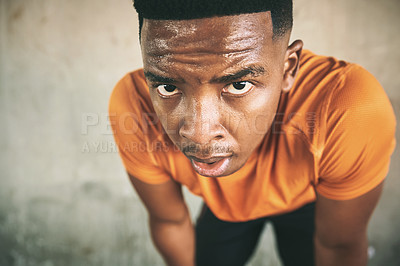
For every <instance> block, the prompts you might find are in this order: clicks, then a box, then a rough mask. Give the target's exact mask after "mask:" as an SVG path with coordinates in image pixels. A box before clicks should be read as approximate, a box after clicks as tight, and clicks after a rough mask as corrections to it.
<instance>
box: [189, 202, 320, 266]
mask: <svg viewBox="0 0 400 266" xmlns="http://www.w3.org/2000/svg"><path fill="white" fill-rule="evenodd" d="M314 212H315V203H314V202H313V203H310V204H307V205H305V206H303V207H301V208H299V209H297V210H295V211H292V212H290V213H285V214H282V215H276V216H269V217H263V218H259V219H256V220H251V221H246V222H225V221H221V220H219V219H218V218H217V217H215V215H214V214H213V213H212V212H211V211H210V209H209V208H208V207H207V206H205V205H204V206H203V210H202V211H201V214H200V216H199V218H198V220H197V223H196V265H197V266H214V265H215V266H243V265H245V264H246V262H247V261H248V260H249V258H250V256H251V255H252V254H253V251H254V249H255V247H256V245H257V242H258V239H259V237H260V233H261V232H262V229H263V228H264V225H265V223H266V222H268V221H269V222H271V223H272V225H273V228H274V232H275V238H276V241H277V247H278V252H279V256H280V258H281V261H282V263H283V265H285V266H303V265H304V266H312V265H314V245H313V235H314Z"/></svg>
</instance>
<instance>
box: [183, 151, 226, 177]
mask: <svg viewBox="0 0 400 266" xmlns="http://www.w3.org/2000/svg"><path fill="white" fill-rule="evenodd" d="M231 158H232V156H215V157H209V158H205V159H200V158H197V157H195V156H189V159H190V161H191V163H192V166H193V168H194V170H196V172H197V173H199V174H200V175H203V176H209V177H218V176H221V175H223V174H224V172H226V170H227V169H228V167H229V163H230V161H231Z"/></svg>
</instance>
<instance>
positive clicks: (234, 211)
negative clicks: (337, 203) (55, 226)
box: [109, 51, 396, 221]
mask: <svg viewBox="0 0 400 266" xmlns="http://www.w3.org/2000/svg"><path fill="white" fill-rule="evenodd" d="M109 115H110V122H111V125H112V128H113V132H114V137H115V141H116V143H117V145H118V148H119V152H120V155H121V158H122V161H123V163H124V165H125V168H126V170H127V171H128V172H129V173H130V174H131V175H132V176H134V177H136V178H138V179H140V180H142V181H143V182H146V183H149V184H159V183H163V182H165V181H167V180H169V179H174V180H176V181H177V182H179V183H181V184H183V185H185V186H187V187H188V189H189V190H190V191H191V192H193V193H194V194H196V195H199V196H201V197H202V198H203V199H204V201H205V203H206V204H207V205H208V206H209V208H210V209H211V210H212V211H213V213H214V214H215V215H216V216H217V217H219V218H220V219H222V220H226V221H246V220H251V219H255V218H259V217H263V216H268V215H274V214H279V213H284V212H288V211H291V210H294V209H296V208H299V207H301V206H302V205H304V204H306V203H309V202H312V201H314V200H315V198H316V194H315V190H316V191H317V192H318V193H320V194H321V195H323V196H325V197H327V198H331V199H335V200H347V199H352V198H355V197H357V196H360V195H362V194H364V193H366V192H368V191H370V190H371V189H373V188H374V187H375V186H377V185H378V184H379V183H380V182H381V181H382V180H383V179H384V178H385V176H386V174H387V171H388V167H389V161H390V156H391V154H392V152H393V150H394V147H395V138H394V132H395V124H396V120H395V117H394V113H393V110H392V107H391V104H390V101H389V99H388V98H387V96H386V94H385V92H384V90H383V89H382V87H381V85H380V84H379V83H378V81H377V80H376V79H375V78H374V77H373V76H372V75H371V74H370V73H368V72H367V71H366V70H365V69H363V68H362V67H360V66H358V65H356V64H350V63H346V62H344V61H339V60H337V59H335V58H332V57H323V56H317V55H315V54H313V53H311V52H309V51H303V54H302V56H301V62H300V71H299V73H298V76H297V78H296V82H295V84H294V87H293V88H292V89H291V90H290V92H288V93H285V94H282V97H281V99H280V103H279V108H278V110H277V114H276V118H275V122H274V123H273V125H272V127H271V129H270V131H269V132H268V133H267V134H266V136H265V138H264V140H263V142H262V143H261V144H260V146H259V147H258V148H256V149H255V150H254V152H253V153H252V155H251V156H250V158H249V159H248V161H247V162H246V164H245V165H244V166H243V167H242V168H241V169H239V170H238V171H237V172H235V173H234V174H232V175H229V176H224V177H218V178H210V177H204V176H200V175H198V174H197V173H196V172H195V171H194V170H193V168H192V166H191V163H190V161H189V160H188V159H187V158H186V157H185V156H184V155H183V153H181V152H180V151H179V150H178V149H177V148H176V147H175V146H174V145H173V144H172V142H171V141H170V139H169V138H168V136H167V135H166V133H165V132H164V130H163V128H162V126H161V124H160V122H159V121H158V118H157V116H156V114H155V112H154V109H153V106H152V103H151V100H150V96H149V89H148V87H147V85H146V81H145V78H144V74H143V70H142V69H140V70H137V71H135V72H132V73H129V74H127V75H126V76H125V77H123V78H122V79H121V80H120V81H119V83H118V84H117V85H116V86H115V88H114V90H113V93H112V95H111V99H110V105H109Z"/></svg>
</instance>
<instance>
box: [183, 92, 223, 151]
mask: <svg viewBox="0 0 400 266" xmlns="http://www.w3.org/2000/svg"><path fill="white" fill-rule="evenodd" d="M218 102H219V99H218V98H217V99H215V98H214V97H212V96H209V97H204V98H202V99H200V100H199V99H192V100H191V101H189V103H188V104H187V105H186V106H185V107H186V108H185V112H186V114H185V116H184V118H183V119H182V120H181V122H180V128H179V135H180V136H181V137H183V138H186V139H188V140H190V141H191V142H193V143H196V144H200V145H207V144H210V143H211V142H213V141H218V140H221V139H224V138H225V136H226V129H225V128H224V127H223V125H222V124H221V121H222V114H221V112H220V104H219V103H218Z"/></svg>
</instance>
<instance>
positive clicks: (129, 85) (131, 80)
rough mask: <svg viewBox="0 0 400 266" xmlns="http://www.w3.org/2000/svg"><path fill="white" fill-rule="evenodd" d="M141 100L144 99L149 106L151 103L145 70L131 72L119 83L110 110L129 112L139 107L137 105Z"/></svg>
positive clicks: (113, 93) (112, 94) (115, 87)
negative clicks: (128, 110)
mask: <svg viewBox="0 0 400 266" xmlns="http://www.w3.org/2000/svg"><path fill="white" fill-rule="evenodd" d="M140 99H144V100H145V102H146V103H147V104H149V103H150V96H149V93H148V88H147V85H146V80H145V78H144V74H143V69H138V70H135V71H132V72H129V73H127V74H125V75H124V76H123V77H122V78H121V79H120V80H119V81H118V82H117V84H116V85H115V86H114V88H113V90H112V93H111V96H110V100H109V110H110V111H118V110H121V109H125V111H127V109H132V108H134V107H135V106H137V104H135V103H137V102H140ZM131 111H132V110H131Z"/></svg>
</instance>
